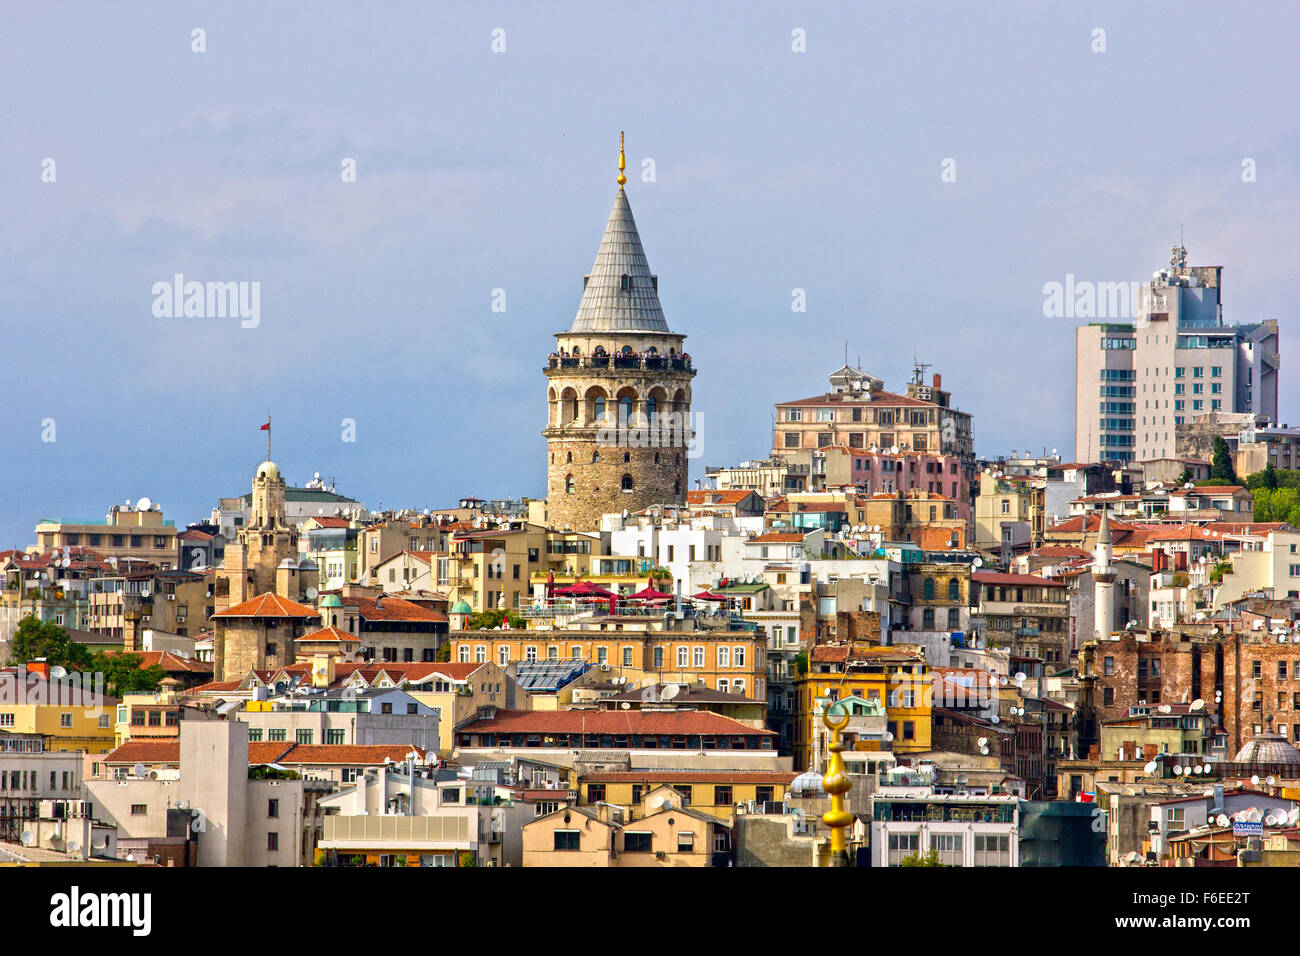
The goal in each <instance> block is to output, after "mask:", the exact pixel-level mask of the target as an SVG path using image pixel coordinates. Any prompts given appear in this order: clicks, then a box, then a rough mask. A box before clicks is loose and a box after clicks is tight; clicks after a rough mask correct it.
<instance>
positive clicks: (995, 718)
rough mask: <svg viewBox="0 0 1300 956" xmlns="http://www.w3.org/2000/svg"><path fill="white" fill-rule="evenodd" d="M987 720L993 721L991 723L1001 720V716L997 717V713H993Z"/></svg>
mask: <svg viewBox="0 0 1300 956" xmlns="http://www.w3.org/2000/svg"><path fill="white" fill-rule="evenodd" d="M989 720H991V721H993V723H995V724H998V723H1001V722H1002V718H1001V717H999V716H998V715H997V714H994V715H993V716H992V717H990V718H989Z"/></svg>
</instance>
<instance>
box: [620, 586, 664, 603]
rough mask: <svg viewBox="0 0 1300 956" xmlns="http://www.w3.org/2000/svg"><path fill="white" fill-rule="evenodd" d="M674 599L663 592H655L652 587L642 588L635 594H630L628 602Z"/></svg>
mask: <svg viewBox="0 0 1300 956" xmlns="http://www.w3.org/2000/svg"><path fill="white" fill-rule="evenodd" d="M672 599H673V596H672V595H671V594H665V593H664V592H663V591H658V590H655V589H654V588H652V587H646V588H642V589H641V590H640V591H637V592H636V593H635V594H629V595H628V596H627V600H629V601H671V600H672Z"/></svg>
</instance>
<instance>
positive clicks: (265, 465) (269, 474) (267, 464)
mask: <svg viewBox="0 0 1300 956" xmlns="http://www.w3.org/2000/svg"><path fill="white" fill-rule="evenodd" d="M256 477H258V478H270V479H271V480H272V481H276V480H279V478H280V466H279V465H277V464H276V463H275V462H273V461H264V462H262V463H261V464H260V465H258V466H257V476H256Z"/></svg>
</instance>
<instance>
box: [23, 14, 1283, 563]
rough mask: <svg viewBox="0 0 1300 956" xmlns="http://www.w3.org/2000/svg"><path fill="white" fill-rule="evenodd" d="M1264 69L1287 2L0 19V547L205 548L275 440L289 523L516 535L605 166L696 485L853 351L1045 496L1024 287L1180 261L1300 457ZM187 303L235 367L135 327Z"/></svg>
mask: <svg viewBox="0 0 1300 956" xmlns="http://www.w3.org/2000/svg"><path fill="white" fill-rule="evenodd" d="M1297 28H1300V8H1297V7H1296V5H1294V4H1288V3H1277V4H1268V3H1252V4H1249V5H1245V6H1239V5H1232V4H1221V3H1152V2H1147V3H1142V4H1129V3H1115V4H1087V3H1072V4H1069V5H1056V4H1042V3H1038V2H1027V3H1015V2H1007V3H999V4H982V3H981V4H964V3H963V4H958V3H950V4H932V3H923V2H905V3H872V4H870V5H866V4H844V5H839V4H832V3H818V4H809V5H806V6H799V5H796V4H765V3H743V4H723V3H708V4H700V3H680V4H677V3H671V2H658V3H655V4H653V5H650V6H647V5H623V4H612V3H608V2H604V3H576V2H574V3H564V4H554V5H553V4H524V3H512V4H493V3H484V2H475V3H447V2H440V3H438V4H426V3H418V4H409V5H406V4H396V3H393V4H373V5H370V4H357V3H325V2H320V3H312V4H302V3H288V2H266V0H261V2H255V3H246V4H245V3H219V4H217V3H213V4H186V3H167V4H163V3H141V4H135V3H126V2H116V3H90V2H78V3H66V4H60V3H53V2H41V3H37V2H25V0H17V2H9V3H6V4H3V5H0V84H2V85H3V88H4V90H5V95H4V96H3V97H0V321H2V322H3V337H2V338H0V382H3V383H4V384H3V387H4V393H5V396H6V400H5V402H4V414H3V415H0V502H3V506H2V507H0V548H8V547H25V546H29V545H30V544H32V543H33V541H34V534H33V528H34V525H35V524H36V522H37V521H38V520H40V519H42V518H63V519H82V520H86V519H94V520H100V519H101V516H103V515H104V514H105V513H106V512H107V510H108V508H109V506H110V505H113V504H115V503H120V502H123V501H125V500H127V499H131V500H133V501H134V500H137V499H138V498H140V497H141V496H146V495H147V496H149V497H151V498H152V499H154V500H155V501H157V502H159V503H160V504H161V505H162V507H163V509H164V512H165V514H166V516H167V517H168V518H169V519H175V520H176V522H177V523H178V524H179V525H182V526H183V525H184V524H186V523H188V522H190V521H196V520H200V519H203V518H206V517H207V516H208V514H209V512H210V510H211V509H212V507H214V506H215V505H216V503H217V499H218V498H220V497H223V496H230V495H235V494H240V493H243V492H244V491H246V490H247V489H248V488H249V486H250V483H251V479H252V475H253V472H254V470H255V469H256V466H257V464H258V463H259V462H260V461H261V460H262V459H263V457H264V456H265V453H266V446H265V432H262V431H260V430H259V426H260V425H261V424H262V423H263V422H265V421H266V417H267V414H268V413H269V414H270V415H271V416H272V419H273V432H272V434H273V440H274V448H273V457H274V458H275V459H276V461H277V462H278V463H279V464H280V466H281V468H282V469H283V471H284V472H285V474H286V477H287V478H288V479H289V481H290V483H291V484H295V485H301V484H302V483H304V482H305V481H306V480H308V479H309V478H310V477H311V476H312V475H313V474H314V473H316V472H319V473H320V474H321V475H323V476H325V477H326V478H332V479H333V480H334V482H335V484H336V487H337V488H338V490H339V491H340V492H342V493H345V494H348V495H351V496H353V497H355V498H358V499H360V500H362V501H363V502H365V504H366V505H368V506H369V507H371V508H380V507H394V508H401V507H411V508H429V507H446V506H449V505H454V503H455V501H456V500H457V499H458V498H461V497H464V496H469V495H476V496H479V497H485V498H486V497H501V496H512V497H517V496H520V495H527V496H541V495H544V494H545V468H546V449H545V442H544V439H543V438H542V436H541V430H542V428H543V426H544V424H545V420H546V405H545V396H546V380H545V377H544V375H543V373H542V366H543V364H544V361H545V359H546V356H547V355H548V353H549V352H550V351H551V349H552V348H553V347H554V338H553V335H554V333H556V332H558V331H561V330H563V329H566V328H568V326H569V324H570V322H571V321H572V319H573V315H574V312H575V310H576V308H577V305H578V300H579V298H580V296H581V291H582V277H583V274H584V273H585V272H587V271H588V270H589V269H590V268H591V265H592V261H593V258H594V256H595V251H596V247H597V245H598V243H599V240H600V236H601V232H602V231H603V228H604V224H605V221H606V218H607V217H608V215H609V210H610V206H611V205H612V203H613V200H614V196H615V193H616V190H617V184H616V183H615V176H616V175H617V155H618V153H617V150H618V135H619V131H620V130H625V131H626V135H627V150H628V165H629V169H628V174H629V179H630V181H629V183H628V186H627V190H628V197H629V199H630V202H631V205H632V209H633V211H634V214H635V215H636V218H637V223H638V226H639V228H640V233H641V238H642V241H643V243H644V245H645V249H646V253H647V256H648V258H649V262H650V266H651V268H652V269H653V270H654V271H655V272H656V273H657V274H658V275H659V280H660V281H659V290H660V298H661V301H662V303H663V307H664V312H665V315H666V317H667V320H668V322H669V324H670V326H671V327H672V328H673V330H674V331H677V332H682V333H685V334H686V335H687V336H688V339H687V344H686V348H687V350H688V351H689V352H690V353H691V355H692V357H693V359H694V361H695V365H696V367H697V368H698V370H699V374H698V376H697V377H696V379H695V383H694V396H693V408H694V412H695V413H696V416H697V421H696V429H697V432H698V433H699V445H700V452H701V454H700V457H698V458H696V459H694V460H693V461H692V463H691V467H692V473H691V477H692V479H696V478H703V477H704V468H705V466H715V465H726V464H735V463H737V462H739V461H741V460H745V459H750V458H760V457H763V456H765V455H766V453H767V452H768V451H769V450H770V447H771V437H772V405H773V404H774V403H775V402H778V401H785V400H790V399H794V398H802V397H806V396H809V395H814V394H818V393H820V392H823V391H825V390H826V388H827V383H826V377H827V375H828V374H829V373H830V372H831V371H833V370H834V369H835V368H836V367H838V366H839V365H841V364H842V363H843V360H844V356H845V349H846V342H847V351H848V356H849V358H850V361H851V362H853V363H854V364H857V363H858V362H859V360H860V363H861V365H862V367H864V368H865V369H867V370H868V371H869V372H871V373H872V374H874V375H876V376H878V377H881V378H883V379H884V380H885V385H886V388H888V389H890V390H896V391H902V390H903V389H904V387H905V384H906V381H907V379H908V377H909V376H910V373H911V370H912V364H913V361H914V358H919V360H920V361H922V362H925V363H928V364H929V365H931V366H932V368H931V372H930V374H932V373H933V372H936V371H937V372H939V373H941V374H942V376H943V383H944V387H945V388H947V389H949V390H950V391H951V392H952V396H953V402H954V404H955V405H957V406H958V407H959V408H961V409H963V410H965V411H967V412H970V413H971V414H972V415H973V416H974V429H975V444H976V451H977V453H979V454H980V455H985V456H995V455H999V454H1009V453H1010V452H1011V451H1012V450H1013V449H1017V450H1021V451H1023V450H1025V449H1033V450H1034V451H1036V452H1041V451H1042V450H1043V449H1044V448H1045V449H1047V450H1048V451H1049V452H1050V451H1051V450H1052V449H1053V448H1057V449H1059V450H1060V451H1061V453H1062V454H1064V455H1067V456H1068V455H1070V453H1071V451H1072V448H1073V406H1074V392H1073V353H1074V333H1073V326H1074V325H1075V324H1076V320H1072V319H1060V318H1046V317H1044V310H1043V302H1044V294H1043V287H1044V285H1045V284H1047V283H1050V282H1064V281H1065V277H1066V275H1067V274H1071V273H1072V274H1074V275H1075V276H1076V277H1077V278H1078V279H1087V280H1091V281H1097V282H1103V281H1104V282H1121V281H1122V282H1129V281H1145V280H1147V279H1148V278H1149V277H1150V275H1151V273H1152V272H1153V271H1154V270H1156V269H1158V268H1160V267H1162V266H1163V265H1165V264H1166V262H1167V261H1168V255H1169V252H1168V250H1169V246H1170V245H1171V244H1173V243H1174V242H1176V241H1177V240H1178V237H1179V234H1180V230H1182V235H1183V236H1184V241H1185V243H1186V246H1187V248H1188V252H1189V255H1188V259H1189V262H1190V263H1191V264H1194V265H1221V266H1223V267H1224V276H1223V302H1224V312H1225V317H1226V318H1227V319H1228V320H1229V321H1236V322H1256V321H1260V320H1261V319H1265V318H1276V319H1277V320H1278V321H1279V322H1280V324H1281V328H1282V335H1281V337H1282V345H1281V352H1282V355H1283V363H1284V364H1283V370H1282V373H1281V398H1280V403H1279V405H1280V408H1279V411H1280V415H1279V417H1280V418H1281V419H1282V420H1283V421H1291V420H1295V419H1300V406H1298V405H1297V389H1298V388H1300V384H1298V381H1300V380H1297V379H1296V378H1295V377H1292V376H1290V375H1289V374H1288V372H1287V368H1288V367H1289V366H1288V365H1287V364H1286V356H1288V355H1291V354H1294V349H1295V347H1296V330H1297V326H1298V325H1300V323H1298V322H1297V314H1296V313H1297V306H1296V300H1297V297H1296V295H1295V283H1296V280H1297V271H1298V266H1297V260H1296V256H1295V250H1296V247H1297V242H1296V240H1297V229H1298V228H1300V227H1298V226H1297V223H1298V222H1300V188H1298V187H1300V169H1298V167H1300V134H1298V133H1297V121H1298V117H1300V111H1297V110H1296V109H1295V108H1294V105H1295V104H1294V98H1295V95H1296V92H1297V89H1300V84H1297V67H1296V66H1295V65H1294V63H1295V57H1294V38H1295V36H1296V34H1297ZM196 30H201V31H202V33H200V34H196V33H195V32H194V31H196ZM1098 31H1104V33H1098ZM196 46H199V47H202V50H201V51H199V50H196V49H195V47H196ZM494 47H495V48H496V49H494ZM1099 47H1103V48H1101V49H1099ZM50 160H52V161H53V163H52V164H51V163H50V162H49V161H50ZM646 160H651V161H652V164H653V172H654V175H653V181H651V182H647V181H644V180H645V178H646V177H645V175H644V172H643V171H644V170H645V169H646ZM349 161H352V162H353V163H354V164H355V177H354V179H355V181H346V182H345V181H344V180H345V179H346V178H348V177H347V175H346V169H345V165H346V164H347V163H348V162H349ZM1243 164H1247V165H1249V167H1250V169H1251V170H1253V175H1250V176H1244V175H1243V171H1244V170H1245V169H1246V166H1244V165H1243ZM945 171H947V175H946V176H945ZM945 178H946V179H948V180H950V181H945ZM1246 179H1250V180H1253V181H1244V180H1246ZM177 273H179V274H181V275H183V276H184V277H185V280H186V281H199V282H242V283H249V285H248V286H246V287H245V288H247V289H250V290H251V289H252V288H253V286H252V283H256V284H257V286H256V287H257V289H258V291H259V296H260V309H259V311H258V315H257V318H258V321H257V323H256V325H255V326H254V325H251V324H250V323H249V322H245V321H241V320H240V319H239V318H237V317H234V318H232V317H229V316H227V317H219V316H209V317H199V316H189V317H186V316H184V315H180V316H168V315H166V314H164V315H161V316H160V315H158V314H156V312H158V311H159V309H158V307H157V303H156V293H155V291H154V289H155V284H156V283H168V284H170V283H171V282H172V281H173V276H175V275H176V274H177ZM796 289H801V290H803V295H804V297H805V301H806V311H804V312H798V313H796V312H794V311H792V304H793V302H794V299H793V295H794V290H796ZM494 290H502V291H503V293H504V306H505V308H504V311H494V309H493V305H494V303H495V304H496V305H497V306H498V308H499V307H500V305H501V303H502V301H503V299H502V295H501V293H498V292H495V291H494ZM245 326H249V327H245ZM349 422H350V423H351V425H350V427H349V425H348V423H349ZM348 439H352V440H348Z"/></svg>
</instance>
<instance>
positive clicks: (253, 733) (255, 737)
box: [248, 727, 262, 743]
mask: <svg viewBox="0 0 1300 956" xmlns="http://www.w3.org/2000/svg"><path fill="white" fill-rule="evenodd" d="M261 740H262V728H261V727H249V728H248V742H249V743H259V742H261Z"/></svg>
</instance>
